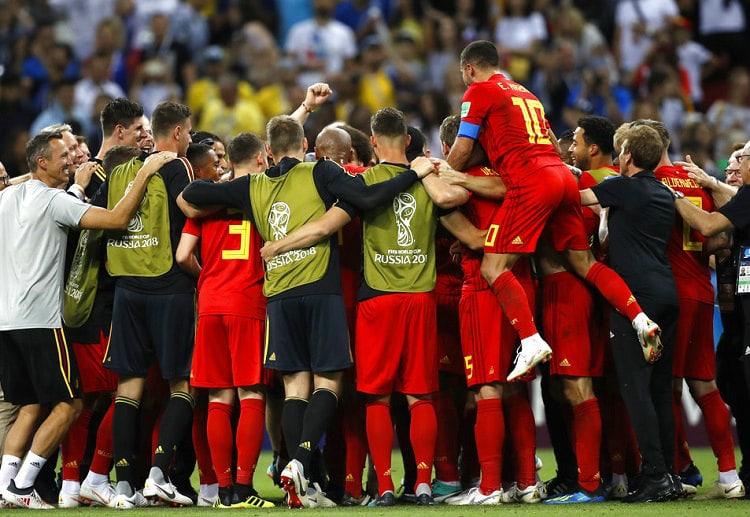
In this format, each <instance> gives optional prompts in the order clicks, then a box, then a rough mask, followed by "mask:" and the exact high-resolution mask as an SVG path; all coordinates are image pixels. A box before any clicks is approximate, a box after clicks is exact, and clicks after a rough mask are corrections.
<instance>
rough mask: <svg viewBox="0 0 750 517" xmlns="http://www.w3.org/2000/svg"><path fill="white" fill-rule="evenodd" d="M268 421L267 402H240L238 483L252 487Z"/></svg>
mask: <svg viewBox="0 0 750 517" xmlns="http://www.w3.org/2000/svg"><path fill="white" fill-rule="evenodd" d="M265 421H266V401H265V400H263V399H255V398H247V399H243V400H240V420H239V422H238V423H237V440H236V441H237V480H236V481H237V483H239V484H241V485H252V484H253V474H254V473H255V467H256V465H257V464H258V457H259V456H260V449H261V447H263V432H264V430H265Z"/></svg>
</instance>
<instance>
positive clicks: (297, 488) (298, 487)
mask: <svg viewBox="0 0 750 517" xmlns="http://www.w3.org/2000/svg"><path fill="white" fill-rule="evenodd" d="M307 483H308V482H307V478H306V477H305V468H304V467H303V466H302V463H300V462H299V461H298V460H292V461H290V462H289V463H287V464H286V467H284V470H282V471H281V488H283V489H284V491H285V492H286V493H287V495H288V496H289V497H288V498H287V505H288V506H289V508H307V507H308V506H310V504H309V501H308V500H307Z"/></svg>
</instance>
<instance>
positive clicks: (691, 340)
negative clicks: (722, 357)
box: [672, 299, 716, 381]
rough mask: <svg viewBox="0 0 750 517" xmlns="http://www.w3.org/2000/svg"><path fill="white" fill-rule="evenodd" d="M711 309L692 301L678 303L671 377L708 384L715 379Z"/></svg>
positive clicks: (710, 306) (684, 300) (712, 315)
mask: <svg viewBox="0 0 750 517" xmlns="http://www.w3.org/2000/svg"><path fill="white" fill-rule="evenodd" d="M713 323H714V306H713V304H710V303H705V302H699V301H696V300H686V299H681V300H680V317H679V319H678V320H677V335H676V336H675V344H674V355H673V356H672V375H674V376H675V377H679V378H682V379H698V380H702V381H710V380H712V379H714V378H716V355H715V352H714V325H713Z"/></svg>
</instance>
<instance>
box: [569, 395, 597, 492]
mask: <svg viewBox="0 0 750 517" xmlns="http://www.w3.org/2000/svg"><path fill="white" fill-rule="evenodd" d="M573 428H574V432H573V434H574V435H575V452H576V458H577V459H578V484H579V485H581V488H583V489H585V490H588V491H589V492H593V491H595V490H596V489H597V488H599V484H600V483H601V476H600V474H599V450H600V443H601V440H602V419H601V415H600V414H599V401H598V400H597V399H595V398H593V399H589V400H586V401H584V402H582V403H580V404H578V405H577V406H574V407H573Z"/></svg>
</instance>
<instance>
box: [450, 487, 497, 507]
mask: <svg viewBox="0 0 750 517" xmlns="http://www.w3.org/2000/svg"><path fill="white" fill-rule="evenodd" d="M502 499H503V492H502V490H495V491H494V492H492V493H491V494H489V495H484V494H483V493H482V492H480V491H479V488H478V487H471V488H468V489H466V490H464V491H463V492H459V493H458V494H454V495H452V496H450V497H446V498H445V499H444V500H443V502H444V503H445V504H449V505H452V506H469V505H472V506H473V505H485V504H486V505H490V504H500V503H501V502H502Z"/></svg>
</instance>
